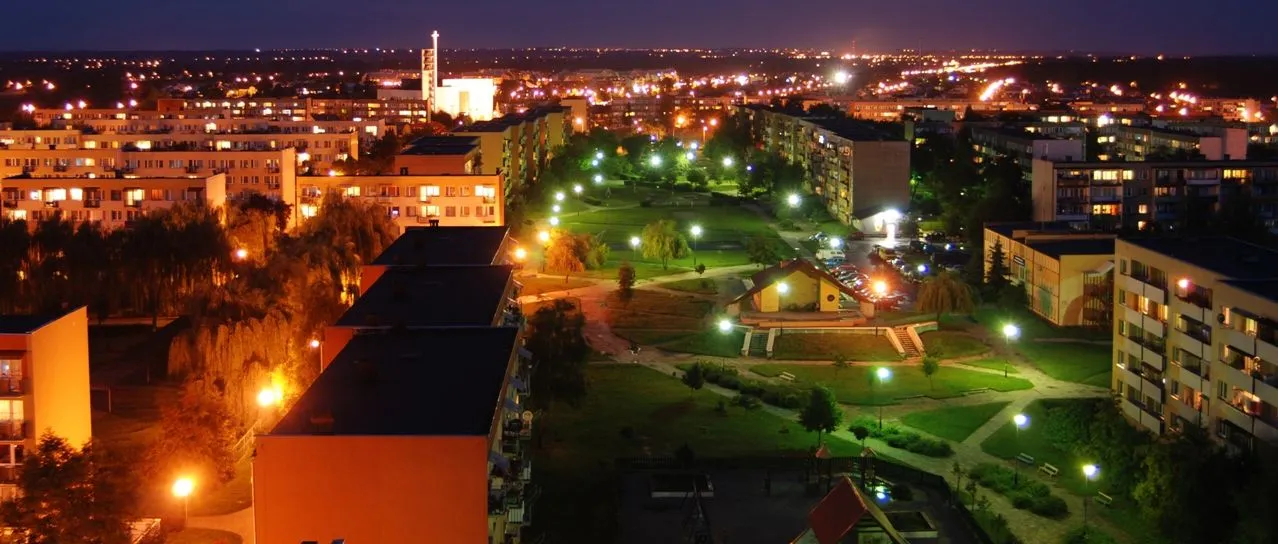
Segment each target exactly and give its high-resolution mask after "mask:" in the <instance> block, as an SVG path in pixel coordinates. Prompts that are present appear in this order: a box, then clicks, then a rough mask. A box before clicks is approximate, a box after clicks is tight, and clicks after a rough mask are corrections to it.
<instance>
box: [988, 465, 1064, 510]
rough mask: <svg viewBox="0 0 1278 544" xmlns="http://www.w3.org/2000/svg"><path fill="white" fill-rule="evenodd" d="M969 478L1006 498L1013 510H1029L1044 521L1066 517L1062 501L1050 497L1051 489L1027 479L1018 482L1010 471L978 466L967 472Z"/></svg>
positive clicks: (1055, 497)
mask: <svg viewBox="0 0 1278 544" xmlns="http://www.w3.org/2000/svg"><path fill="white" fill-rule="evenodd" d="M968 477H969V478H971V479H972V481H975V482H976V483H977V484H979V485H980V486H981V487H985V488H988V489H989V490H991V491H993V492H995V493H998V494H1000V495H1004V496H1006V497H1007V498H1008V499H1010V500H1011V501H1012V506H1014V507H1016V508H1017V509H1020V510H1029V511H1030V512H1033V513H1035V514H1037V515H1040V516H1043V517H1047V518H1061V517H1064V516H1065V515H1066V514H1068V513H1069V506H1068V505H1067V504H1065V500H1064V499H1061V498H1060V497H1057V496H1055V495H1052V489H1051V488H1050V487H1048V486H1047V484H1044V483H1043V482H1039V481H1037V480H1033V479H1031V478H1029V477H1025V478H1020V479H1019V484H1018V483H1017V482H1018V480H1017V478H1016V474H1015V472H1013V471H1012V470H1011V469H1008V468H1005V467H1001V466H998V465H994V464H990V463H980V464H978V465H976V466H974V467H972V468H971V469H969V470H968Z"/></svg>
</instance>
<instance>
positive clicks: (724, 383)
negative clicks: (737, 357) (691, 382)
mask: <svg viewBox="0 0 1278 544" xmlns="http://www.w3.org/2000/svg"><path fill="white" fill-rule="evenodd" d="M716 383H717V384H718V385H719V386H720V387H726V388H728V389H741V377H739V376H736V375H733V374H728V375H725V376H720V377H719V381H718V382H716Z"/></svg>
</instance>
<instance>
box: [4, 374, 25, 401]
mask: <svg viewBox="0 0 1278 544" xmlns="http://www.w3.org/2000/svg"><path fill="white" fill-rule="evenodd" d="M26 390H27V385H26V380H24V379H22V376H0V397H6V396H13V395H21V394H22V393H23V392H24V391H26Z"/></svg>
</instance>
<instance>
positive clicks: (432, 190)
mask: <svg viewBox="0 0 1278 544" xmlns="http://www.w3.org/2000/svg"><path fill="white" fill-rule="evenodd" d="M432 196H439V186H438V185H423V186H422V192H421V197H422V199H423V200H424V199H427V198H430V197H432Z"/></svg>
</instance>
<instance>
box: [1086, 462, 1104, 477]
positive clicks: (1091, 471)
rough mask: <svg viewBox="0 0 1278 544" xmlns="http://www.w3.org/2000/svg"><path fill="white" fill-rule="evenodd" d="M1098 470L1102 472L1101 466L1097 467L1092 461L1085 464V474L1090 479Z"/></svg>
mask: <svg viewBox="0 0 1278 544" xmlns="http://www.w3.org/2000/svg"><path fill="white" fill-rule="evenodd" d="M1098 472H1100V468H1097V466H1096V465H1093V464H1091V463H1088V464H1086V465H1083V476H1086V477H1087V479H1088V480H1091V479H1092V478H1095V477H1096V473H1098Z"/></svg>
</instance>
